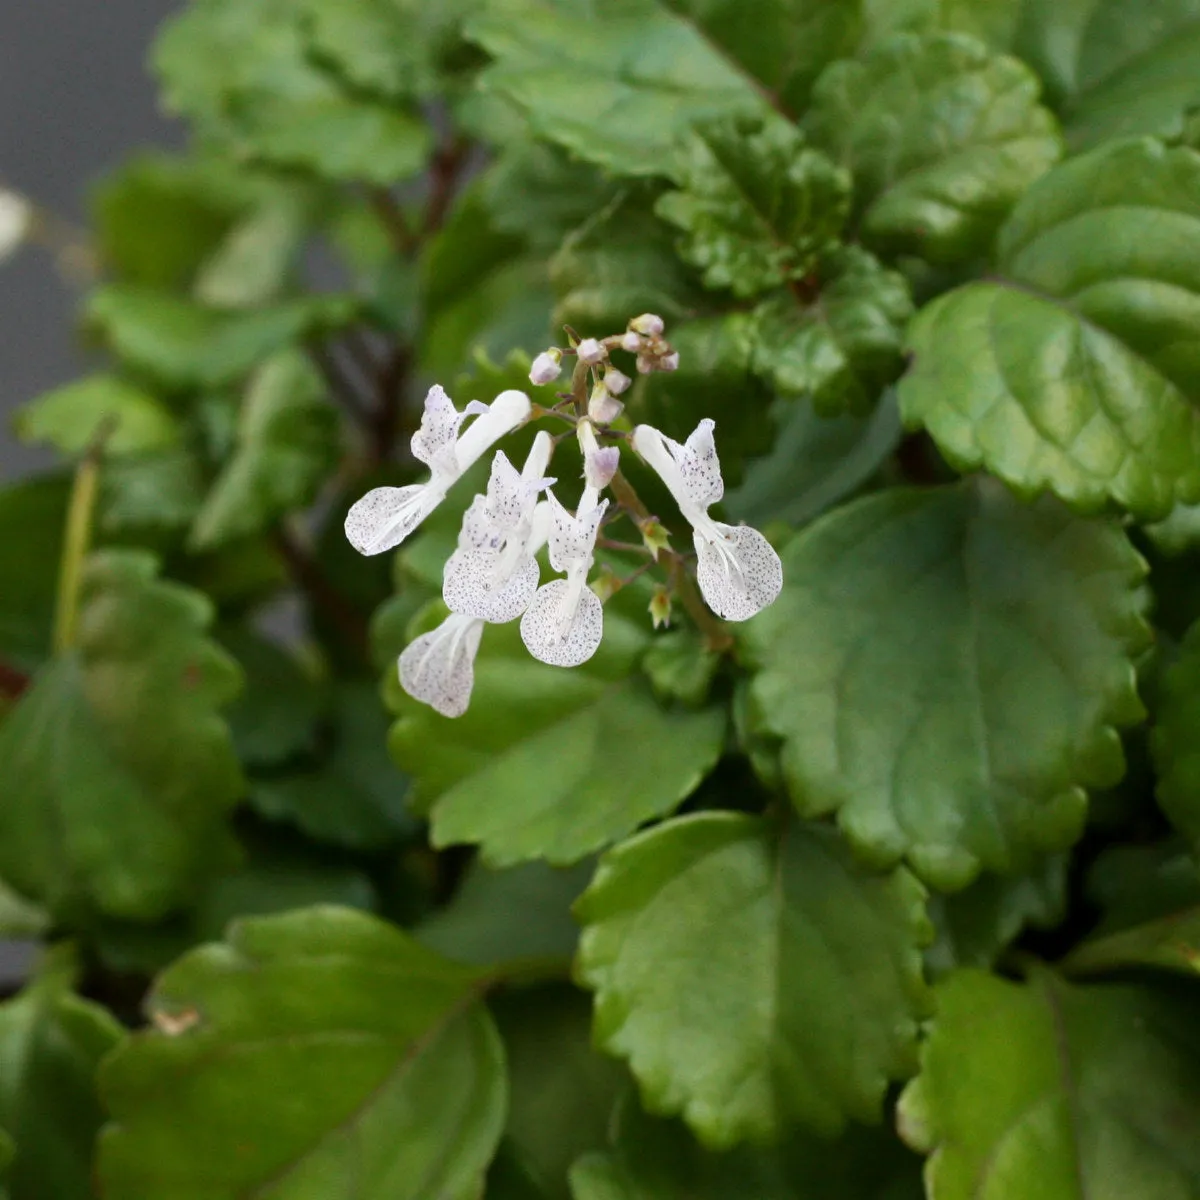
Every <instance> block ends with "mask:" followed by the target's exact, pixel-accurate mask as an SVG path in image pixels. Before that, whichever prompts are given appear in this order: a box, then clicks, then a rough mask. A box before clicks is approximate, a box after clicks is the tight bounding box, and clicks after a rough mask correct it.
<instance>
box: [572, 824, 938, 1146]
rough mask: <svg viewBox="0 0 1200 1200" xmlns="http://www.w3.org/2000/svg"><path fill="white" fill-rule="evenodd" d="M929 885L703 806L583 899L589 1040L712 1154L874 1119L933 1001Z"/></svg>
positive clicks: (652, 837)
mask: <svg viewBox="0 0 1200 1200" xmlns="http://www.w3.org/2000/svg"><path fill="white" fill-rule="evenodd" d="M924 894H925V893H924V890H923V889H922V887H921V886H920V884H919V883H917V881H916V880H915V879H914V878H913V877H912V876H911V875H909V874H908V872H907V871H905V870H903V869H900V870H898V871H895V872H893V873H892V874H890V875H872V874H870V873H869V872H867V871H866V870H864V869H863V868H861V867H859V866H857V865H856V864H855V863H854V861H853V860H852V858H851V856H850V854H849V852H848V850H847V848H846V846H845V845H844V843H842V842H841V841H840V839H839V838H838V837H837V835H836V833H835V832H834V831H833V830H831V829H829V828H828V827H825V826H818V825H802V824H799V823H792V824H790V825H789V826H788V827H786V828H784V829H782V830H780V829H778V828H776V827H774V826H773V825H771V824H768V823H767V822H765V821H763V820H760V819H759V818H756V817H748V816H742V815H740V814H735V813H703V814H699V815H696V816H690V817H683V818H680V819H678V820H675V821H671V822H669V823H667V824H665V825H661V826H659V827H658V828H656V829H652V830H650V831H648V832H645V833H641V834H639V835H638V836H636V837H634V838H632V839H630V840H629V841H627V842H625V843H623V844H622V845H621V846H619V847H617V848H616V849H614V850H612V851H610V852H609V853H608V854H606V855H605V856H604V857H603V859H602V860H601V863H600V868H599V870H598V871H597V873H596V879H595V881H594V882H593V884H592V886H591V887H590V888H589V889H588V891H587V892H585V893H584V895H583V896H582V897H581V898H580V900H579V901H578V903H577V904H576V906H575V912H576V916H577V917H578V918H579V919H580V921H581V922H582V923H583V925H584V931H583V936H582V938H581V941H580V947H579V960H578V967H577V970H578V973H579V976H580V978H581V979H582V980H583V982H584V983H586V984H587V985H588V986H589V987H590V988H592V989H593V990H594V991H595V992H596V1026H595V1035H596V1038H597V1040H598V1041H599V1043H600V1044H601V1045H602V1046H603V1047H604V1048H605V1049H607V1050H608V1051H609V1052H610V1053H613V1054H617V1055H619V1056H621V1057H622V1058H626V1059H628V1061H629V1065H630V1067H631V1068H632V1069H633V1073H634V1075H635V1076H637V1078H638V1081H639V1083H640V1084H641V1088H642V1093H643V1096H644V1097H645V1100H646V1103H647V1105H648V1106H650V1107H652V1108H653V1109H654V1111H656V1112H661V1113H664V1114H666V1113H681V1114H682V1115H683V1117H684V1119H685V1120H686V1121H687V1122H688V1124H689V1125H691V1127H692V1128H693V1130H694V1131H695V1132H696V1134H697V1136H698V1137H699V1138H700V1139H701V1140H702V1141H703V1142H704V1143H705V1144H707V1145H709V1146H712V1147H714V1148H719V1147H727V1146H732V1145H733V1144H735V1143H736V1142H739V1141H741V1140H743V1139H745V1138H750V1139H752V1140H765V1139H769V1138H770V1139H777V1138H780V1137H781V1136H782V1135H783V1134H784V1132H785V1131H786V1130H787V1129H788V1127H789V1126H790V1125H791V1124H793V1123H799V1124H802V1125H804V1126H806V1127H808V1128H810V1129H812V1130H813V1131H815V1132H817V1133H820V1134H822V1135H825V1136H829V1135H831V1134H834V1133H837V1132H839V1131H840V1130H841V1129H842V1128H843V1127H844V1126H845V1124H846V1121H847V1119H849V1118H853V1119H855V1120H860V1121H865V1122H875V1121H878V1119H879V1113H880V1106H881V1103H882V1100H883V1093H884V1091H885V1089H886V1087H887V1084H888V1081H889V1080H893V1079H902V1078H904V1077H906V1076H907V1075H908V1074H909V1073H910V1072H911V1070H912V1069H913V1067H914V1065H915V1046H916V1035H917V1026H918V1021H919V1019H920V1018H921V1017H922V1016H923V1015H924V1014H925V1011H926V1008H927V995H926V991H925V984H924V982H923V980H922V977H921V956H920V952H919V946H920V944H921V943H922V941H925V940H927V938H928V935H929V934H930V932H931V931H930V929H929V927H928V923H927V921H926V919H925V912H924V903H923V901H924Z"/></svg>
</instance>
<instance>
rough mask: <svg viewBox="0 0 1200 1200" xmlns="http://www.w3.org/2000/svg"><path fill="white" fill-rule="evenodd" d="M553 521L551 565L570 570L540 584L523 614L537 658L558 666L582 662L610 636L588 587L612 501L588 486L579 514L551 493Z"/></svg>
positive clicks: (526, 638) (530, 647) (526, 636)
mask: <svg viewBox="0 0 1200 1200" xmlns="http://www.w3.org/2000/svg"><path fill="white" fill-rule="evenodd" d="M548 495H549V503H550V510H551V513H552V519H553V525H552V528H551V530H550V564H551V566H553V567H554V569H555V570H556V571H563V572H565V573H566V578H565V579H553V580H551V581H550V582H549V583H547V584H543V586H542V587H540V588H538V590H537V594H536V595H535V596H534V598H533V601H532V603H531V604H530V605H529V607H528V608H527V609H526V610H525V615H524V616H523V617H522V618H521V639H522V640H523V641H524V643H525V645H526V647H527V648H528V650H529V653H530V654H532V655H533V657H534V658H536V659H539V660H541V661H542V662H544V663H550V664H551V665H552V666H556V667H577V666H579V664H580V663H582V662H586V661H587V660H588V659H589V658H591V657H592V655H593V654H595V653H596V647H597V646H599V645H600V639H601V637H603V635H604V608H603V606H602V605H601V603H600V599H599V597H598V596H597V595H596V594H595V592H593V591H591V589H590V588H589V587H588V586H587V577H588V572H589V571H590V570H591V569H592V552H593V550H594V548H595V545H596V535H597V533H599V531H600V521H601V519H602V518H603V517H604V510H605V509H606V508H607V507H608V501H607V500H600V498H599V492H598V491H597V489H596V488H593V487H586V488H584V490H583V497H582V499H581V500H580V501H579V508H578V510H577V511H576V515H575V516H571V514H570V513H569V512H567V510H566V509H565V508H563V506H562V505H561V504H560V503H559V501H558V498H557V497H556V496H555V495H554V493H553V492H550V493H549V494H548Z"/></svg>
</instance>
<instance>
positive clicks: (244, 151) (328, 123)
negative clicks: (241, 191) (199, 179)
mask: <svg viewBox="0 0 1200 1200" xmlns="http://www.w3.org/2000/svg"><path fill="white" fill-rule="evenodd" d="M305 7H306V6H305V5H302V4H298V3H296V2H295V0H200V2H199V3H197V4H194V5H192V6H190V7H189V8H188V9H186V10H185V11H184V12H183V13H182V14H180V15H179V16H176V17H175V18H174V19H173V20H171V21H170V22H168V24H167V25H166V26H165V27H164V29H163V31H162V33H161V34H160V35H159V38H158V42H157V44H156V46H155V49H154V67H155V69H156V71H157V73H158V76H159V78H160V80H161V82H162V86H163V93H164V97H165V100H166V103H167V105H168V106H169V107H170V108H171V109H172V110H173V111H174V112H176V113H178V114H179V115H180V116H183V117H185V118H187V119H188V120H189V121H191V122H192V123H193V124H194V126H195V127H196V129H197V131H198V132H199V133H200V134H201V135H202V136H205V137H206V138H207V139H209V140H211V141H215V142H218V143H223V144H224V145H226V146H227V147H228V148H229V149H230V150H231V151H232V152H233V153H234V154H236V155H240V156H243V157H251V158H257V159H261V160H262V161H264V162H267V163H270V164H272V165H275V166H281V167H296V168H300V169H302V170H309V171H313V172H315V173H316V174H319V175H322V176H326V177H328V178H331V179H339V180H340V179H346V180H363V181H366V182H368V183H373V184H378V185H381V186H384V187H387V186H391V185H392V184H394V183H396V182H397V181H398V180H401V179H404V178H407V177H409V176H412V175H415V174H417V173H418V172H419V171H420V170H421V168H422V167H423V166H424V163H425V160H426V157H427V155H428V153H429V150H430V148H431V146H432V141H433V137H432V133H431V131H430V130H429V128H428V126H427V125H426V124H425V122H423V121H422V120H421V119H420V118H419V117H418V116H417V115H415V114H414V113H411V112H408V111H405V110H404V109H403V108H400V107H398V106H393V105H390V104H386V103H383V102H380V101H379V100H377V99H375V98H373V97H371V96H368V95H365V94H363V93H362V92H361V91H356V90H355V89H353V88H351V87H347V86H344V85H343V83H342V81H341V80H340V79H339V78H338V76H337V75H335V74H334V73H333V72H330V71H327V70H325V69H324V68H323V67H322V66H321V65H320V64H319V63H318V62H316V61H314V57H313V56H312V55H311V54H310V48H309V45H308V42H307V39H306V34H305V29H304V26H303V18H304V15H305V11H304V10H305Z"/></svg>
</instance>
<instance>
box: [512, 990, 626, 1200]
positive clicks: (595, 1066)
mask: <svg viewBox="0 0 1200 1200" xmlns="http://www.w3.org/2000/svg"><path fill="white" fill-rule="evenodd" d="M492 1012H493V1014H494V1015H495V1018H496V1024H497V1025H498V1026H499V1028H500V1034H501V1036H502V1037H503V1039H504V1047H505V1057H506V1058H507V1060H508V1071H509V1104H508V1124H507V1127H506V1130H505V1132H506V1135H507V1137H508V1138H509V1140H510V1141H511V1142H512V1144H513V1145H514V1146H515V1147H516V1149H517V1150H518V1151H519V1152H520V1155H521V1157H522V1159H523V1161H524V1162H525V1163H527V1164H528V1167H529V1169H530V1171H531V1173H532V1174H533V1176H534V1178H535V1179H537V1180H538V1181H539V1183H540V1184H541V1187H542V1190H543V1191H544V1193H545V1195H546V1196H548V1197H551V1198H552V1200H570V1195H571V1193H570V1190H569V1188H568V1186H567V1171H568V1169H569V1168H570V1166H571V1163H572V1162H574V1161H575V1159H576V1158H578V1156H579V1155H581V1154H583V1153H585V1152H586V1151H588V1150H598V1149H600V1148H601V1147H603V1146H604V1144H605V1140H606V1133H607V1131H608V1123H609V1117H610V1115H611V1113H612V1108H613V1102H614V1101H615V1100H616V1098H617V1095H618V1093H619V1091H621V1090H622V1089H623V1088H624V1087H625V1086H626V1084H625V1078H624V1075H623V1073H622V1072H621V1070H620V1068H619V1067H618V1066H617V1064H616V1063H614V1062H613V1061H612V1059H610V1058H606V1057H605V1056H604V1055H602V1054H598V1053H597V1052H596V1051H595V1050H594V1049H593V1048H592V1045H591V1037H590V1032H591V1015H592V1010H591V1004H590V1003H589V1000H588V998H587V997H586V996H584V995H581V994H580V993H579V992H578V991H576V990H575V989H574V988H570V987H567V986H565V985H562V984H558V985H550V986H545V987H540V988H535V989H532V990H525V991H520V992H511V993H509V994H507V995H503V996H498V997H497V998H496V999H495V1000H494V1001H493V1002H492Z"/></svg>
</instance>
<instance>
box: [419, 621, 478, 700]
mask: <svg viewBox="0 0 1200 1200" xmlns="http://www.w3.org/2000/svg"><path fill="white" fill-rule="evenodd" d="M482 636H483V622H482V621H481V620H479V619H478V618H477V617H465V616H463V615H461V614H460V613H451V614H450V615H449V616H448V617H447V618H446V619H445V620H444V621H443V622H442V623H441V624H440V625H439V626H438V627H437V628H436V629H434V630H432V631H431V632H430V633H423V634H422V635H421V636H420V637H419V638H416V639H415V640H414V641H413V642H412V643H411V644H410V645H408V646H406V647H405V650H404V653H403V654H401V655H400V663H399V666H400V686H401V687H403V688H404V690H405V691H406V692H407V693H408V694H409V695H410V696H412V697H413V699H415V700H420V701H421V702H422V703H424V704H428V705H429V706H430V707H431V708H434V709H436V710H437V711H438V712H440V713H441V714H442V716H443V717H461V716H462V715H463V713H465V712H466V711H467V705H468V704H469V703H470V702H471V689H472V688H473V687H474V686H475V656H476V655H477V654H478V653H479V639H480V638H481V637H482Z"/></svg>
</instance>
